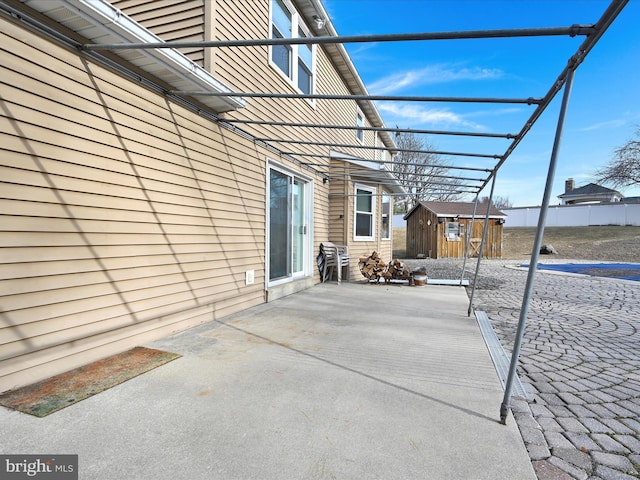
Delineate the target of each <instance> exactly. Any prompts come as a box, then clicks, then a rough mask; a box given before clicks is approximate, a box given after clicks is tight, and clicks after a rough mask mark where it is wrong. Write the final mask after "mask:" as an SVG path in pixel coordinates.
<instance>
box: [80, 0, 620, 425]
mask: <svg viewBox="0 0 640 480" xmlns="http://www.w3.org/2000/svg"><path fill="white" fill-rule="evenodd" d="M628 2H629V0H611V3H610V4H609V6H608V7H607V8H606V10H605V11H604V12H603V14H602V16H601V17H600V19H598V20H597V22H596V23H594V24H592V25H571V26H565V27H549V28H524V29H501V30H472V31H457V32H436V33H405V34H384V35H357V36H317V37H314V36H307V37H300V38H265V39H250V40H223V41H196V42H181V41H178V42H158V43H116V44H84V45H79V44H76V45H75V46H76V48H78V49H79V50H80V51H82V52H84V53H85V54H86V55H88V56H90V57H92V58H98V57H101V60H102V61H103V62H105V63H110V64H111V65H113V66H114V67H116V68H117V66H116V65H114V63H113V61H112V60H109V58H108V55H103V54H102V53H100V52H103V51H106V52H115V51H119V50H123V49H177V48H192V47H193V48H236V47H251V46H284V45H287V46H288V45H301V44H307V45H309V44H317V45H331V44H340V45H344V44H348V43H372V42H406V41H437V40H440V41H444V40H456V39H483V38H485V39H486V38H514V37H542V36H564V37H567V36H569V37H575V36H584V37H585V39H584V41H583V42H582V43H581V44H580V46H579V47H578V49H577V50H576V52H575V53H574V54H573V55H572V56H571V57H570V58H569V59H568V61H567V65H566V66H565V67H564V69H563V70H562V71H561V72H560V74H559V75H558V76H557V78H556V79H555V81H553V83H552V85H551V87H550V88H549V90H548V91H547V93H546V94H545V95H544V96H543V97H539V98H534V97H529V98H477V97H432V96H386V95H366V94H354V95H320V94H289V93H286V94H285V93H279V92H207V91H189V90H168V91H167V90H164V89H162V88H160V89H158V88H157V87H156V89H157V90H160V91H162V92H163V93H164V94H165V95H167V96H170V97H171V98H172V99H176V100H177V101H179V102H182V103H183V104H184V105H189V106H190V107H191V108H193V109H194V110H198V111H199V112H200V109H199V107H197V106H195V105H194V104H193V103H192V102H191V101H190V100H189V97H192V98H197V97H199V96H226V97H242V98H268V99H273V100H279V99H306V100H314V101H315V100H318V101H322V100H353V101H355V102H374V101H377V102H384V101H402V102H423V103H425V102H429V103H431V102H450V103H492V104H522V105H530V106H532V107H534V111H533V112H532V113H531V115H530V116H529V117H528V118H527V119H526V121H525V122H524V124H523V126H522V127H521V129H520V130H519V131H518V132H517V133H490V132H464V131H445V130H421V129H404V128H397V127H396V128H387V127H385V126H384V125H383V126H372V127H365V126H362V127H359V126H353V125H337V124H313V123H301V122H283V121H273V120H271V119H245V120H240V119H227V118H223V117H221V116H219V115H217V114H213V113H210V112H209V113H208V116H209V117H210V118H212V119H213V120H215V121H217V122H218V123H220V124H221V125H223V126H226V127H228V128H231V129H233V130H235V131H238V132H239V133H241V134H243V135H246V136H247V137H249V138H252V139H253V140H254V141H255V142H259V143H260V144H262V145H264V146H266V147H267V148H269V149H271V150H272V151H276V152H279V153H280V154H281V155H283V156H285V157H287V158H289V159H291V160H293V161H294V162H296V163H297V164H298V165H300V166H301V167H305V168H308V169H310V170H312V171H315V172H316V173H317V174H319V175H322V176H324V178H327V179H329V180H330V179H332V178H334V179H346V178H347V175H350V176H352V175H358V174H364V173H366V174H367V177H368V178H369V179H372V181H373V183H378V184H380V185H390V184H391V183H392V182H393V180H392V179H390V178H389V176H388V173H389V172H390V170H389V169H388V168H387V165H389V164H392V163H394V162H385V161H382V160H375V159H362V160H366V162H367V163H371V164H375V165H378V167H379V168H380V175H379V176H372V169H367V168H366V167H358V166H357V165H349V171H348V172H347V170H346V169H339V168H337V167H336V166H332V165H331V162H328V163H321V162H319V161H317V160H316V159H317V158H325V159H329V158H338V159H342V158H341V157H331V155H330V154H329V153H327V154H326V155H324V154H312V153H306V152H297V151H295V149H291V148H290V147H292V146H295V145H307V146H311V145H312V146H316V147H334V148H348V149H360V150H361V149H365V150H373V151H388V152H392V153H393V152H407V153H420V154H434V155H446V156H454V157H468V158H483V159H491V160H493V161H494V162H495V163H494V164H493V166H492V167H491V168H480V167H468V166H463V165H455V164H454V165H445V166H444V167H445V168H446V169H447V171H450V172H476V173H478V174H479V175H480V174H482V176H480V177H465V176H462V175H463V174H462V173H456V174H452V175H442V176H441V175H438V176H437V177H438V178H441V177H442V178H443V180H448V182H441V183H442V184H443V185H447V186H448V187H451V188H453V189H454V191H458V192H460V193H467V194H472V195H475V200H474V213H473V216H472V228H473V221H474V220H475V218H476V214H477V213H478V208H479V204H478V201H479V195H480V193H481V192H483V191H484V189H485V188H486V187H487V186H488V185H489V184H491V185H490V194H489V203H488V207H487V211H486V213H484V212H479V214H480V215H482V214H483V213H484V215H485V216H484V230H483V234H482V240H481V244H480V249H479V254H478V259H477V265H476V267H475V273H474V282H473V287H472V290H471V294H470V301H469V308H468V312H467V313H468V314H469V315H470V314H471V311H472V307H473V298H474V293H475V285H476V283H477V282H476V280H477V276H478V273H479V270H480V264H481V260H482V250H483V247H484V243H485V239H486V234H487V226H488V223H489V222H488V218H489V208H490V205H491V203H492V200H493V193H494V187H495V183H496V177H497V173H498V171H499V170H500V168H501V167H502V166H503V165H504V163H505V162H506V161H507V160H508V158H509V157H510V155H511V154H512V153H513V151H514V150H515V149H516V147H517V146H518V145H519V144H520V142H521V141H522V140H523V138H524V137H525V136H526V134H527V133H528V132H529V131H530V129H531V128H532V127H533V125H534V124H535V123H536V121H537V120H538V119H539V118H540V116H541V115H542V113H543V112H544V111H545V110H546V109H547V107H548V106H549V105H550V103H551V102H552V100H553V99H554V98H555V97H556V95H557V94H558V93H559V92H560V91H561V90H564V95H563V99H562V105H561V108H560V113H559V118H558V124H557V128H556V134H555V139H554V145H553V151H552V154H551V158H550V160H549V170H548V174H547V180H546V185H545V191H544V196H543V199H542V207H541V210H540V217H539V222H538V226H537V231H536V238H535V242H534V245H533V250H532V254H531V261H530V265H531V267H530V268H529V273H528V277H527V282H526V287H525V291H524V294H523V301H522V307H521V311H520V318H519V321H518V328H517V334H516V339H515V342H514V347H513V350H512V352H513V353H512V356H511V363H510V368H509V374H508V379H507V383H506V386H505V392H504V398H503V402H502V404H501V406H500V420H501V422H502V423H506V418H507V414H508V410H509V407H510V401H511V390H512V386H513V382H514V378H515V376H516V369H517V365H518V360H519V355H520V348H521V344H522V340H523V336H524V330H525V326H526V319H527V314H528V308H529V303H530V300H531V296H532V291H533V283H534V279H535V273H536V269H535V268H534V267H535V265H537V261H538V255H539V251H540V245H541V242H542V237H543V233H544V226H545V221H546V212H547V208H548V206H549V201H550V197H551V186H552V183H553V180H554V176H555V168H556V165H557V157H558V149H559V145H560V141H561V138H562V129H563V125H564V119H565V114H566V110H567V107H568V101H569V96H570V92H571V87H572V83H573V78H574V73H575V71H576V69H577V68H578V66H579V65H580V64H581V63H582V62H583V61H584V59H585V58H586V57H587V55H588V54H589V52H590V51H591V50H592V48H593V47H594V46H595V45H596V43H597V42H598V41H599V40H600V38H601V37H602V35H603V34H604V33H605V32H606V30H607V29H608V27H609V26H610V25H611V24H612V22H613V21H614V20H615V18H616V17H617V16H618V15H619V13H620V12H621V11H622V10H623V9H624V7H625V6H626V5H627V3H628ZM238 125H242V126H245V127H250V126H252V125H261V126H274V127H298V128H309V129H314V128H315V129H317V128H322V129H341V130H362V131H371V132H378V133H386V134H388V135H392V134H399V133H415V134H429V135H451V136H469V137H481V138H482V137H485V138H501V139H506V140H509V141H510V143H509V145H508V147H507V148H506V149H505V151H504V152H503V153H496V154H487V153H483V152H449V151H437V150H402V149H399V148H393V147H378V146H376V147H372V146H364V145H351V144H340V143H329V142H314V141H302V140H298V139H293V138H286V137H277V136H274V137H259V136H257V135H252V134H251V133H250V132H248V131H246V130H243V129H241V128H239V127H238ZM277 145H281V146H277ZM282 145H287V146H289V148H290V149H291V150H294V151H286V148H285V147H282ZM344 160H347V158H346V157H345V158H344ZM437 166H438V167H443V165H437ZM324 169H326V171H324ZM373 171H374V172H375V170H373ZM430 183H431V184H434V185H438V183H439V182H430ZM447 193H450V192H449V190H447ZM390 195H393V194H390ZM468 249H469V239H467V245H466V250H465V257H464V262H465V263H464V264H463V267H462V276H461V279H460V284H461V285H462V277H463V276H464V273H465V268H466V259H467V254H466V253H467V252H468Z"/></svg>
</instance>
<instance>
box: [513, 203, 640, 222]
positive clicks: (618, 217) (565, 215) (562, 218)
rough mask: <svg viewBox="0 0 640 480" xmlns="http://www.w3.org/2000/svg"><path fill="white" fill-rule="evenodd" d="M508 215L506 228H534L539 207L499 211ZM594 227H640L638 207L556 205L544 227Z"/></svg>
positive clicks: (637, 205)
mask: <svg viewBox="0 0 640 480" xmlns="http://www.w3.org/2000/svg"><path fill="white" fill-rule="evenodd" d="M502 211H503V212H504V213H506V214H507V220H506V222H505V225H504V226H505V227H535V226H537V225H538V218H539V216H540V207H522V208H505V209H502ZM596 225H623V226H624V225H630V226H636V227H637V226H640V204H637V203H617V204H606V205H597V204H592V205H555V206H551V207H549V210H548V212H547V221H546V226H547V227H588V226H596Z"/></svg>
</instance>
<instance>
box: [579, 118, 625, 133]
mask: <svg viewBox="0 0 640 480" xmlns="http://www.w3.org/2000/svg"><path fill="white" fill-rule="evenodd" d="M625 125H627V121H626V120H623V119H616V120H609V121H607V122H599V123H594V124H593V125H589V126H588V127H584V128H581V129H579V130H578V131H580V132H591V131H593V130H602V129H604V128H619V127H624V126H625Z"/></svg>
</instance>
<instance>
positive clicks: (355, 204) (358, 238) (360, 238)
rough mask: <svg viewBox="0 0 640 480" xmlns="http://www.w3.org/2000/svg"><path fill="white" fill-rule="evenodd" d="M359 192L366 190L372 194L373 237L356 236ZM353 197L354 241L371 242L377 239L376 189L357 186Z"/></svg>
mask: <svg viewBox="0 0 640 480" xmlns="http://www.w3.org/2000/svg"><path fill="white" fill-rule="evenodd" d="M358 190H364V191H366V192H371V235H370V236H358V235H357V234H356V224H357V220H358V195H357V194H358ZM354 193H355V194H356V195H354V197H353V240H354V241H356V242H371V241H374V240H375V239H376V203H377V198H378V197H376V193H377V189H376V187H370V186H368V185H361V184H357V183H356V184H355V186H354Z"/></svg>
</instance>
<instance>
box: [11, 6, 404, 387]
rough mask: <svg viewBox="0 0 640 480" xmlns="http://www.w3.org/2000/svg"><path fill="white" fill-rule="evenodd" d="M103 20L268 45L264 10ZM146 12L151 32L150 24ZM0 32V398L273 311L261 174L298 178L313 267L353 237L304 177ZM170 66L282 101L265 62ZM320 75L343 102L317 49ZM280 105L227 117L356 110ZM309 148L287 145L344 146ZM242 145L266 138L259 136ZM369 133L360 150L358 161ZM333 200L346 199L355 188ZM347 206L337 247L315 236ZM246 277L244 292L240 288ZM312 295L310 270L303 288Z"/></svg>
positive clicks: (61, 52)
mask: <svg viewBox="0 0 640 480" xmlns="http://www.w3.org/2000/svg"><path fill="white" fill-rule="evenodd" d="M116 4H117V6H119V7H120V8H125V10H126V11H127V13H128V14H129V15H130V16H131V17H133V18H134V19H136V20H140V21H141V22H142V23H143V24H146V25H147V26H148V28H149V29H150V30H152V31H153V32H154V33H156V34H159V35H160V36H161V37H164V38H165V39H167V40H171V39H192V38H199V37H198V35H199V34H195V33H193V32H194V31H195V30H198V28H194V25H198V24H200V29H201V30H202V31H203V34H202V35H203V36H204V37H205V39H206V38H207V35H213V34H215V37H216V38H262V37H265V36H269V35H268V34H269V26H268V25H269V21H268V8H269V2H268V1H267V0H264V1H256V2H236V1H231V0H229V1H225V0H215V1H212V2H204V3H203V2H200V1H198V0H194V1H191V2H185V3H183V4H180V7H181V8H182V9H181V10H178V11H175V12H168V11H167V10H166V9H167V8H169V5H168V4H167V3H165V2H143V1H133V0H126V1H125V0H123V1H121V2H116ZM158 9H159V10H163V12H164V13H163V15H165V16H166V17H167V18H166V19H164V20H161V19H160V17H161V16H162V15H159V16H155V17H154V15H151V11H153V10H158ZM210 9H215V11H211V12H210V13H211V17H210V18H209V17H207V14H206V12H207V11H209V10H210ZM194 12H196V14H195V15H192V14H193V13H194ZM202 12H204V13H202ZM156 13H157V12H156ZM203 15H204V17H205V18H204V19H203ZM183 17H184V18H183ZM238 19H242V21H238ZM182 20H184V21H182ZM187 20H188V21H187ZM0 22H1V24H0V54H1V55H2V62H0V71H1V72H2V74H1V75H0V98H1V99H2V100H1V101H0V107H2V108H1V109H0V122H1V123H2V128H1V129H0V151H1V152H2V156H1V157H0V158H1V160H0V171H1V174H0V183H1V187H0V191H1V192H2V195H1V198H0V204H1V205H2V210H1V212H0V215H2V222H0V273H1V276H0V285H1V289H0V302H1V304H2V306H3V311H2V313H1V314H0V315H1V317H0V318H1V324H0V392H2V391H5V390H7V389H11V388H15V387H18V386H21V385H26V384H29V383H32V382H35V381H38V380H41V379H43V378H46V377H49V376H51V375H54V374H56V373H60V372H62V371H66V370H69V369H72V368H75V367H77V366H80V365H83V364H86V363H89V362H91V361H93V360H96V359H98V358H102V357H105V356H107V355H111V354H114V353H117V352H120V351H124V350H126V349H128V348H131V347H133V346H135V345H139V344H141V343H144V342H147V341H150V340H153V339H156V338H160V337H162V336H166V335H168V334H171V333H175V332H177V331H180V330H184V329H186V328H189V327H191V326H194V325H197V324H199V323H203V322H206V321H211V320H213V319H216V318H220V317H223V316H226V315H228V314H231V313H234V312H237V311H240V310H243V309H246V308H248V307H251V306H254V305H257V304H260V303H263V302H265V301H266V300H267V294H269V297H270V298H271V293H272V292H270V291H268V288H267V281H266V270H265V265H266V260H265V258H266V250H265V244H266V231H267V224H266V210H267V202H266V184H267V183H268V182H267V173H268V162H269V159H273V160H276V161H277V162H278V163H279V164H280V165H283V166H284V167H286V168H289V169H291V170H292V171H299V172H300V173H301V174H304V175H306V176H308V177H309V178H310V179H311V182H312V183H313V189H312V191H313V195H314V201H313V204H314V205H313V225H312V231H313V235H314V237H313V238H314V250H315V251H316V252H317V250H318V247H319V243H321V242H322V241H325V240H327V239H333V236H334V235H338V236H339V235H346V238H347V239H349V238H352V234H353V232H352V230H350V229H352V228H353V227H352V222H351V221H350V219H351V215H352V208H353V200H352V197H348V196H347V197H345V196H341V197H339V198H338V202H337V203H336V204H334V203H332V202H330V197H329V185H325V184H324V183H323V182H322V178H321V176H319V175H318V174H317V172H314V171H313V170H310V169H308V168H305V167H302V166H300V165H298V164H297V163H295V162H292V161H289V160H287V159H286V158H284V157H279V156H275V155H274V152H273V151H272V150H268V149H267V148H265V147H263V146H261V145H262V144H261V143H260V142H255V141H253V139H252V138H251V136H250V135H246V134H241V133H236V132H235V131H233V130H230V129H225V128H222V127H221V126H220V125H219V124H216V123H215V122H213V121H211V120H209V119H207V118H204V117H202V116H200V115H198V114H197V113H195V112H193V111H191V110H188V109H186V108H183V107H182V106H180V105H178V104H174V103H172V102H171V101H170V100H168V99H167V98H165V97H162V96H161V95H157V94H156V93H154V92H151V91H149V90H147V89H146V88H144V87H143V86H142V85H141V84H138V83H134V82H132V81H130V80H127V79H125V78H123V77H121V76H120V75H118V74H116V73H114V72H112V71H110V70H108V69H106V68H104V67H102V66H101V65H98V64H95V63H92V62H91V61H90V60H87V59H86V58H83V57H82V56H81V55H79V54H78V52H77V51H75V50H72V49H67V48H65V47H62V46H59V45H57V44H54V43H52V42H51V41H50V40H48V39H46V38H43V37H40V36H38V35H36V34H34V33H32V32H30V31H27V30H25V29H24V28H23V27H22V26H21V25H18V24H14V23H11V22H8V21H5V20H4V19H3V20H0ZM212 24H215V27H216V28H215V29H214V28H212ZM185 32H187V33H185ZM188 32H191V33H188ZM234 52H235V53H234ZM185 53H186V54H187V55H189V56H190V57H191V58H192V59H194V61H196V62H198V63H202V62H204V64H205V65H206V64H207V63H209V64H210V66H211V68H212V70H213V73H214V74H215V75H216V77H218V78H219V79H220V80H222V81H223V82H225V83H227V84H228V85H229V86H230V87H232V88H233V89H237V90H246V91H286V89H287V88H289V87H288V86H287V85H286V84H285V83H283V79H282V78H280V77H279V76H278V75H277V73H276V72H274V70H273V68H272V67H271V66H269V64H268V52H267V49H266V47H264V48H263V47H257V48H256V47H252V48H248V49H239V50H234V51H232V50H228V49H227V50H224V49H222V50H220V51H217V52H215V54H213V55H210V56H208V54H207V53H206V52H205V53H202V54H201V53H199V52H198V51H197V49H196V50H193V51H187V52H185ZM317 58H318V69H317V74H316V76H317V89H316V91H317V92H318V93H324V92H326V93H349V92H348V89H347V87H346V85H345V83H344V81H343V80H342V79H341V78H340V76H339V75H338V74H337V72H336V70H335V68H334V67H333V65H332V63H331V61H330V60H329V58H328V57H327V55H326V54H325V53H324V52H323V50H322V49H318V57H317ZM278 105H279V107H278V109H277V110H274V108H273V104H270V103H268V102H267V100H266V99H265V100H262V99H255V101H254V99H252V101H251V102H249V106H248V107H247V108H246V109H244V110H242V111H239V112H230V113H228V114H227V115H228V117H230V118H231V117H233V118H248V119H256V118H269V119H272V120H284V121H305V122H323V121H329V122H330V123H340V122H346V124H353V123H355V115H356V111H357V105H356V103H355V102H353V101H331V102H318V103H316V104H310V103H309V102H307V101H306V100H300V99H297V100H291V101H283V102H279V103H278ZM245 131H247V130H245ZM314 132H315V133H312V131H311V130H303V129H288V130H287V131H286V132H285V134H286V135H287V136H288V137H289V138H296V139H302V140H304V139H308V140H316V141H317V140H327V141H332V142H335V141H344V143H355V142H354V138H353V136H354V135H355V133H354V131H347V130H345V131H336V130H332V131H328V132H322V133H320V134H318V133H317V131H314ZM249 133H250V134H253V135H257V136H273V135H274V134H276V133H277V132H275V131H274V129H273V128H271V127H268V126H265V127H255V128H251V129H250V132H249ZM369 133H370V132H365V143H369V144H373V142H374V138H373V135H372V134H369ZM279 134H281V135H282V134H283V133H282V132H281V131H280V133H279ZM283 148H284V147H283ZM300 150H301V151H306V152H308V153H320V154H327V157H326V160H325V161H326V163H327V164H328V162H329V155H328V147H319V146H309V147H300ZM349 150H350V151H349V152H348V153H350V154H352V155H363V156H364V155H371V151H370V150H364V149H357V148H354V149H349ZM343 187H344V191H346V192H351V193H353V185H352V184H349V183H348V182H347V183H345V185H343ZM376 198H379V197H376ZM345 199H346V200H345ZM343 202H344V203H343ZM345 203H346V210H345V219H344V220H345V222H344V224H343V226H342V227H341V228H342V231H341V232H340V231H338V230H336V231H333V230H331V231H330V229H331V228H333V227H332V225H333V222H332V218H333V217H332V216H331V215H333V214H334V212H337V211H338V210H339V209H340V208H342V207H344V206H345ZM336 205H338V206H337V207H336ZM377 211H379V210H377ZM376 221H377V222H378V221H379V219H377V220H376ZM336 225H337V223H336ZM376 231H377V232H379V231H380V230H379V225H377V226H376ZM378 234H379V233H378ZM350 236H351V237H350ZM386 243H388V246H389V247H388V248H389V252H388V254H389V256H390V255H391V242H390V241H388V242H386ZM364 247H366V248H364ZM373 249H377V250H379V251H380V248H379V245H378V244H376V243H375V242H374V243H372V244H371V245H366V246H365V245H363V249H362V250H363V251H367V250H373ZM383 253H384V251H383ZM356 265H357V261H356ZM353 268H357V266H356V267H352V269H353ZM250 270H253V271H254V272H255V283H254V284H251V285H245V272H247V271H250ZM352 278H353V277H352ZM317 281H319V276H318V273H317V271H314V275H313V276H312V277H311V278H310V279H306V280H305V281H304V282H302V283H304V285H306V286H308V285H309V284H310V282H311V283H313V282H317ZM294 290H295V288H294V289H291V288H290V289H289V293H290V291H294ZM283 292H284V290H283ZM285 293H286V292H285ZM282 294H284V293H282Z"/></svg>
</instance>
